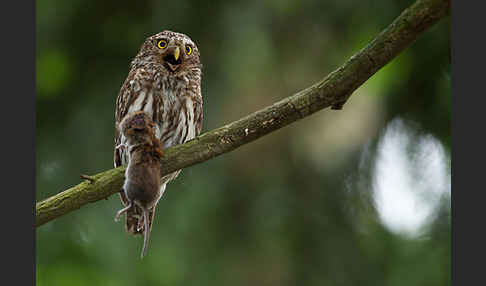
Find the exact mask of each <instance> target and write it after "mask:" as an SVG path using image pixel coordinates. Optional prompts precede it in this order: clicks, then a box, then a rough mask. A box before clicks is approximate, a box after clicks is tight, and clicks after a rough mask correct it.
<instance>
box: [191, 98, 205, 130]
mask: <svg viewBox="0 0 486 286" xmlns="http://www.w3.org/2000/svg"><path fill="white" fill-rule="evenodd" d="M193 104H194V118H195V119H196V122H195V123H196V136H197V135H199V134H200V133H201V130H202V121H203V107H202V97H201V96H200V94H199V96H198V99H197V100H194V103H193Z"/></svg>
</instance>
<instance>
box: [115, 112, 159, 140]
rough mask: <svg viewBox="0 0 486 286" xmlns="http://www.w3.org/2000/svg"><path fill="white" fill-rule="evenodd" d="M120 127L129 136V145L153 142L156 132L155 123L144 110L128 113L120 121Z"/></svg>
mask: <svg viewBox="0 0 486 286" xmlns="http://www.w3.org/2000/svg"><path fill="white" fill-rule="evenodd" d="M119 129H120V131H121V133H123V135H124V136H125V137H126V138H127V140H128V144H129V145H133V144H140V143H148V142H151V141H152V138H153V136H154V134H155V133H154V132H155V124H154V122H153V121H152V119H150V117H149V116H148V115H147V113H145V112H144V111H137V112H132V113H129V114H127V115H126V116H125V117H124V118H123V120H122V122H121V123H120V125H119Z"/></svg>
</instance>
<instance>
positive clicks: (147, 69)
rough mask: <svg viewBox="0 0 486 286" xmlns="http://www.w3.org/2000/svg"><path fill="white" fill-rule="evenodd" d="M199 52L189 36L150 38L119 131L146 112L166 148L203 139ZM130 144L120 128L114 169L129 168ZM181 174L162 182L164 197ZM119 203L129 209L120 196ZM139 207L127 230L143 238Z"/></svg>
mask: <svg viewBox="0 0 486 286" xmlns="http://www.w3.org/2000/svg"><path fill="white" fill-rule="evenodd" d="M201 69H202V65H201V62H200V59H199V50H198V48H197V46H196V44H195V43H194V42H193V41H192V40H191V39H190V38H189V37H188V36H186V35H184V34H181V33H176V32H171V31H163V32H161V33H158V34H155V35H153V36H150V37H148V38H147V39H146V40H145V42H144V43H143V44H142V46H141V47H140V51H139V52H138V54H137V55H136V56H135V58H134V59H133V60H132V62H131V64H130V72H129V73H128V77H127V79H126V80H125V82H124V84H123V86H122V87H121V90H120V93H119V95H118V97H117V100H116V107H115V121H116V122H115V126H118V125H119V124H120V122H121V121H122V120H123V118H124V117H125V116H126V115H127V114H128V113H131V112H136V111H144V112H145V113H147V114H148V115H149V116H150V118H151V119H152V121H153V122H154V123H155V136H156V138H157V139H159V140H160V141H161V145H162V148H163V149H165V148H168V147H170V146H174V145H177V144H182V143H184V142H186V141H188V140H190V139H192V138H194V137H195V136H197V135H199V133H200V132H201V128H202V119H203V110H202V105H203V100H202V95H201V76H202V73H201ZM126 145H127V138H125V136H123V134H121V132H120V131H119V130H118V128H116V127H115V150H114V164H115V167H118V166H121V165H127V164H128V162H129V160H130V159H129V153H128V149H127V148H120V146H126ZM179 173H180V170H178V171H176V172H173V173H171V174H168V175H166V176H164V177H163V178H161V180H162V184H161V188H160V194H161V195H162V194H163V193H164V191H165V187H166V184H167V183H168V182H169V181H170V180H173V179H175V178H176V177H177V175H179ZM120 198H121V200H122V202H123V205H124V206H128V204H129V202H128V200H127V197H126V196H125V194H124V193H123V191H122V190H121V192H120ZM156 205H157V204H155V205H154V206H153V207H151V208H150V210H149V211H150V213H149V223H148V226H149V228H152V222H153V220H154V212H155V207H156ZM143 219H144V218H143V212H142V210H141V209H140V208H139V207H136V206H135V207H133V208H130V209H129V210H127V213H126V222H125V227H126V230H127V232H129V233H131V234H142V233H143V232H144V227H145V225H147V224H145V223H144V222H143Z"/></svg>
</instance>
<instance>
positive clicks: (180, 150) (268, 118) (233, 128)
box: [36, 0, 450, 226]
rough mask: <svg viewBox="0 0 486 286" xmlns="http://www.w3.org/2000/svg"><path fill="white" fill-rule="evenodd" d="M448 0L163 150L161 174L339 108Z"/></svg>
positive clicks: (78, 202) (73, 194) (94, 192)
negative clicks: (331, 67)
mask: <svg viewBox="0 0 486 286" xmlns="http://www.w3.org/2000/svg"><path fill="white" fill-rule="evenodd" d="M449 9H450V1H449V0H417V1H416V2H415V3H414V4H412V6H410V7H409V8H407V9H406V10H405V11H403V12H402V14H401V15H400V16H399V17H398V18H397V19H395V21H393V23H391V24H390V25H389V26H388V27H387V28H386V29H385V30H383V31H382V32H381V33H380V34H378V35H377V36H376V37H375V38H374V39H373V40H372V41H371V42H370V43H369V44H368V45H367V46H366V47H365V48H363V49H362V50H361V51H359V52H358V53H357V54H355V55H354V56H352V57H351V58H350V59H348V60H347V61H346V62H345V63H344V65H342V66H341V67H340V68H338V69H337V70H335V71H334V72H332V73H330V74H329V75H328V76H327V77H325V78H324V79H323V80H321V81H320V82H318V83H316V84H314V85H313V86H311V87H309V88H306V89H304V90H302V91H300V92H298V93H297V94H295V95H292V96H290V97H287V98H285V99H283V100H281V101H279V102H277V103H275V104H273V105H271V106H269V107H267V108H264V109H262V110H260V111H257V112H255V113H253V114H250V115H248V116H246V117H244V118H242V119H240V120H237V121H235V122H232V123H230V124H227V125H225V126H223V127H220V128H218V129H215V130H212V131H210V132H206V133H204V134H202V135H201V136H198V137H197V138H195V139H193V140H191V141H189V142H187V143H185V144H183V145H178V146H174V147H171V148H168V149H166V150H164V156H163V158H162V162H161V165H162V175H165V174H168V173H171V172H173V171H176V170H179V169H181V168H184V167H188V166H192V165H194V164H198V163H201V162H204V161H206V160H209V159H211V158H213V157H216V156H218V155H221V154H224V153H226V152H230V151H232V150H234V149H236V148H238V147H239V146H241V145H244V144H247V143H249V142H251V141H254V140H256V139H258V138H260V137H262V136H265V135H266V134H268V133H270V132H272V131H275V130H277V129H279V128H282V127H284V126H286V125H288V124H290V123H292V122H294V121H297V120H299V119H301V118H303V117H306V116H309V115H311V114H312V113H314V112H316V111H319V110H321V109H324V108H326V107H330V106H331V107H332V108H335V109H339V108H340V107H341V106H342V104H344V102H345V101H346V100H347V99H348V97H349V96H350V95H351V94H352V92H354V91H355V90H356V89H357V88H358V87H359V86H360V85H362V84H363V83H364V82H365V81H366V80H367V79H368V78H370V77H371V76H372V75H373V74H374V73H375V72H376V71H378V70H379V69H380V68H382V67H383V66H385V65H386V64H387V63H388V62H389V61H391V60H392V59H393V58H394V57H396V56H397V55H398V54H399V53H400V52H401V51H402V50H403V49H405V48H406V47H407V46H408V45H410V44H411V43H412V42H414V41H415V39H416V38H417V37H418V36H419V35H420V34H421V33H422V32H424V31H425V30H426V29H428V28H429V27H431V26H432V25H433V24H435V23H436V22H437V21H438V20H439V19H441V18H443V17H445V16H447V15H448V14H449ZM124 170H125V167H119V168H116V169H111V170H108V171H105V172H102V173H99V174H97V175H94V176H91V177H89V180H87V181H85V182H82V183H80V184H79V185H76V186H74V187H72V188H70V189H68V190H66V191H63V192H61V193H59V194H57V195H54V196H52V197H50V198H47V199H45V200H43V201H41V202H38V203H37V204H36V226H40V225H42V224H44V223H46V222H48V221H50V220H53V219H55V218H57V217H59V216H62V215H64V214H67V213H69V212H71V211H73V210H75V209H79V208H80V207H82V206H83V205H85V204H87V203H91V202H95V201H98V200H101V199H105V198H107V197H109V196H111V195H112V194H115V193H117V192H119V191H120V190H121V188H122V184H123V179H124Z"/></svg>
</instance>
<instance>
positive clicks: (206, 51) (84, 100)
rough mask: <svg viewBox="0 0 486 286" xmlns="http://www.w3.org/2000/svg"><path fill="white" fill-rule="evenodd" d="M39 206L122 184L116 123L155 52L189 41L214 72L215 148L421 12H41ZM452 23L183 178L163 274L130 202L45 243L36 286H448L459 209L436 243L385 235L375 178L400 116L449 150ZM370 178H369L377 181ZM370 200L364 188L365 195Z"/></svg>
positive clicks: (367, 6)
mask: <svg viewBox="0 0 486 286" xmlns="http://www.w3.org/2000/svg"><path fill="white" fill-rule="evenodd" d="M36 3H37V4H36V6H37V7H36V9H37V16H36V21H37V26H36V33H37V39H36V40H37V44H36V56H37V62H36V69H37V74H36V77H37V81H36V82H37V97H36V98H37V100H36V105H37V126H36V127H37V130H36V185H37V200H41V199H43V198H46V197H48V196H51V195H54V194H56V193H58V192H60V191H62V190H64V189H66V188H68V187H70V186H73V185H75V184H77V183H79V181H80V179H79V174H81V173H87V174H94V173H97V172H100V171H103V170H106V169H109V168H112V166H113V163H112V162H113V161H112V154H113V152H112V150H113V133H114V105H115V98H116V96H117V94H118V91H119V89H120V87H121V84H122V83H123V81H124V79H125V77H126V76H127V73H128V65H129V63H130V61H131V59H132V57H133V56H134V55H135V54H136V52H137V51H138V48H139V46H140V44H141V43H142V42H143V40H144V39H145V38H146V37H147V36H150V35H152V34H154V33H157V32H159V31H161V30H164V29H170V30H174V31H179V32H183V33H186V34H188V35H190V37H191V38H192V39H193V40H194V41H195V42H196V43H197V44H198V47H199V49H200V51H201V55H202V59H201V60H202V63H203V65H204V75H203V86H202V88H203V97H204V104H205V105H204V127H203V128H204V130H211V129H213V128H216V127H219V126H221V125H223V124H225V123H228V122H231V121H233V120H236V119H238V118H240V117H242V116H244V115H247V114H248V113H251V112H253V111H256V110H257V109H260V108H263V107H265V106H267V105H269V104H271V103H273V102H274V101H277V100H279V99H281V98H283V97H285V96H288V95H291V94H293V93H295V92H297V91H299V90H301V89H303V88H305V87H307V86H309V85H311V84H313V83H314V82H316V81H317V80H319V79H321V78H323V77H324V76H325V75H326V74H327V73H329V72H331V71H332V70H334V69H335V68H337V67H338V66H339V65H340V64H342V63H343V62H344V61H345V60H346V59H347V58H348V57H350V56H351V55H352V54H354V53H355V52H357V51H358V50H359V49H361V48H362V47H363V46H364V45H365V44H366V43H367V42H368V41H369V40H371V39H372V38H373V37H374V36H375V35H376V34H377V33H379V32H380V31H381V30H382V29H383V28H385V27H386V26H387V25H388V24H389V23H391V21H393V19H394V18H395V17H397V16H398V15H399V14H400V13H401V11H402V10H403V9H405V8H406V7H408V6H409V5H410V4H411V3H412V1H408V0H407V1H405V0H399V1H389V0H365V1H356V0H355V1H349V0H346V1H343V0H331V1H318V0H304V1H291V0H282V1H277V0H264V1H242V0H239V1H222V0H216V1H188V0H179V1H95V0H83V1H81V0H71V1H61V0H38V1H37V2H36ZM450 105H451V96H450V65H449V20H448V19H446V20H444V21H442V22H441V23H439V24H438V25H436V26H434V27H433V28H432V29H430V30H429V31H427V32H425V33H424V34H423V35H422V36H421V37H420V38H419V40H418V41H417V42H416V43H414V44H413V45H412V46H411V47H410V48H408V49H407V50H406V51H405V52H403V53H402V54H401V55H400V56H399V57H398V58H396V59H395V60H394V61H393V62H391V63H390V64H388V65H387V66H386V67H385V68H384V69H382V70H381V71H379V72H378V73H377V74H376V75H375V76H374V77H373V78H372V79H370V80H369V81H368V82H367V83H365V84H364V85H363V86H362V87H360V88H359V89H358V90H357V91H356V92H355V94H354V95H353V96H352V97H351V99H350V100H349V102H348V103H347V104H346V105H345V107H344V109H343V110H342V111H331V110H325V111H322V112H319V113H317V114H315V115H313V116H311V117H310V118H307V119H304V120H301V121H299V122H297V123H295V124H292V125H291V126H289V127H286V128H284V129H282V130H279V131H277V132H275V133H273V134H271V135H269V136H266V137H264V138H263V139H260V140H258V141H256V142H254V143H251V144H249V145H246V146H243V147H242V148H240V149H238V150H236V151H234V152H232V153H230V154H226V155H223V156H220V157H218V158H215V159H213V160H211V161H208V162H205V163H203V164H199V165H197V166H194V167H191V168H188V169H185V170H184V171H183V172H182V173H181V175H180V176H179V178H178V179H177V180H176V181H174V182H172V183H170V184H169V185H168V187H167V191H166V193H165V195H164V198H163V199H162V200H161V202H160V203H159V207H158V209H157V216H156V219H155V223H154V227H153V231H152V235H151V242H150V245H149V254H148V256H147V257H146V258H145V259H143V260H140V258H139V255H140V250H141V246H142V238H141V237H137V238H134V237H131V236H129V235H128V234H126V233H125V232H124V228H123V223H115V222H114V221H113V218H114V215H115V213H116V211H117V210H118V209H120V207H121V203H120V201H119V199H118V196H112V197H110V198H109V199H108V200H106V201H100V202H97V203H95V204H91V205H87V206H85V207H83V208H82V209H80V210H77V211H75V212H73V213H71V214H68V215H66V216H63V217H61V218H59V219H56V220H55V221H53V222H50V223H48V224H46V225H44V226H42V227H39V228H38V229H37V232H36V236H37V237H36V240H37V241H36V252H37V253H36V280H37V285H39V286H56V285H63V286H65V285H107V286H110V285H116V286H123V285H140V286H143V285H407V286H410V285H428V286H429V285H450V258H451V249H450V231H451V225H450V206H449V204H450V202H446V203H445V204H444V206H443V207H442V208H440V209H439V210H438V212H437V215H436V216H435V219H434V221H433V222H432V223H431V224H430V227H429V228H428V229H427V230H426V231H425V234H424V235H423V236H420V237H416V238H409V237H405V236H401V235H397V234H394V233H392V232H390V231H389V230H388V229H387V228H386V227H384V226H383V225H382V223H381V222H380V220H379V218H378V215H377V211H376V210H375V208H374V206H373V203H372V199H371V188H370V183H369V181H366V180H365V183H362V181H359V180H358V179H357V178H358V177H365V178H369V177H370V174H369V173H370V170H369V169H370V168H367V167H366V166H365V168H364V169H365V170H366V171H365V172H364V174H363V173H362V171H360V169H359V167H358V166H359V165H360V162H361V160H360V157H361V154H362V152H363V150H364V148H365V147H366V146H370V149H371V152H372V153H373V150H374V148H376V144H375V143H376V141H377V139H378V136H379V134H380V132H381V130H382V129H383V128H384V127H385V126H386V124H387V123H388V122H389V121H390V120H392V119H393V118H395V117H397V116H400V117H403V118H406V119H409V120H413V121H414V122H417V125H418V126H419V128H420V132H423V133H431V134H433V135H434V136H436V137H437V138H439V139H440V141H441V142H442V144H444V145H445V146H446V148H447V149H448V150H449V148H450V135H451V130H450V119H451V115H450V110H451V106H450ZM368 167H369V166H368ZM360 182H361V183H360Z"/></svg>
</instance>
